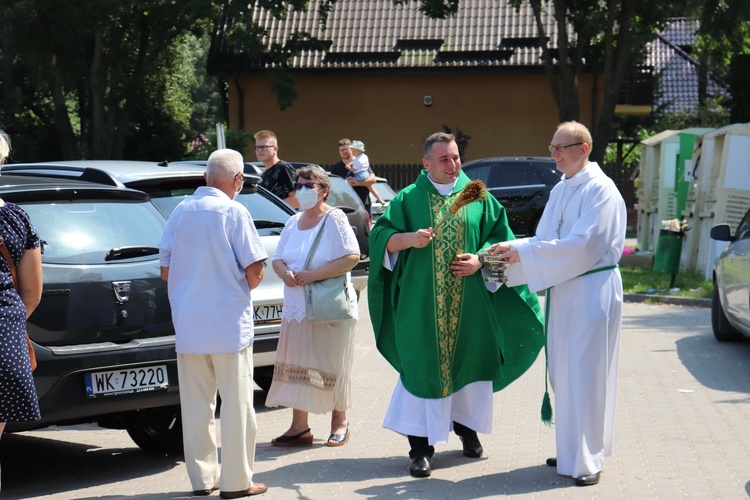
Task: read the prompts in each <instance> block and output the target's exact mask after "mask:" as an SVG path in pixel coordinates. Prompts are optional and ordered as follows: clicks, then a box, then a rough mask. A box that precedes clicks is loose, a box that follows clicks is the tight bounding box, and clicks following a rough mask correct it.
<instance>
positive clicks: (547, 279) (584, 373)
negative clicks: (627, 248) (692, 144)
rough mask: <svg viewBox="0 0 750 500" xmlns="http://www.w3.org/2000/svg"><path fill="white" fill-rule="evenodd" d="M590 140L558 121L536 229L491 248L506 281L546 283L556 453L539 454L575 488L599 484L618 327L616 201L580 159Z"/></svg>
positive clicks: (614, 192) (610, 425) (619, 211)
mask: <svg viewBox="0 0 750 500" xmlns="http://www.w3.org/2000/svg"><path fill="white" fill-rule="evenodd" d="M591 147H592V140H591V134H590V133H589V131H588V129H587V128H586V127H585V126H584V125H582V124H580V123H577V122H566V123H562V124H560V125H559V126H558V128H557V131H556V132H555V135H554V137H553V139H552V143H551V145H550V147H549V149H550V152H551V153H552V158H553V159H554V160H555V162H556V163H557V169H558V170H559V171H560V172H562V173H563V174H564V175H563V177H562V180H561V182H560V183H559V184H557V185H556V186H555V187H554V188H553V190H552V193H551V194H550V199H549V202H548V203H547V206H546V207H545V209H544V214H543V215H542V218H541V220H540V221H539V225H538V227H537V231H536V236H534V237H531V238H526V239H520V240H514V241H509V242H505V243H500V244H497V245H493V247H492V252H493V253H495V254H501V255H503V256H504V257H505V260H507V261H508V262H510V263H511V264H512V265H511V266H510V267H509V268H508V270H507V271H506V275H507V276H508V277H509V278H510V280H511V281H510V283H509V284H510V285H517V284H520V283H525V284H527V285H528V288H529V290H530V291H532V292H536V291H540V290H546V291H547V294H546V299H545V301H546V304H545V317H546V319H545V321H546V325H547V355H548V366H549V380H550V384H551V387H552V391H553V393H554V406H555V412H554V415H555V419H554V420H555V435H556V444H557V457H556V458H550V459H548V460H547V464H548V465H550V466H556V467H557V472H558V474H561V475H565V476H572V477H573V478H575V480H576V484H577V485H578V486H588V485H592V484H597V483H598V482H599V478H600V473H601V470H602V468H603V466H604V457H605V456H609V455H611V454H612V438H613V434H614V421H615V400H616V395H617V372H618V365H619V353H620V329H621V325H622V296H623V292H622V278H621V276H620V271H619V269H618V268H617V263H618V262H619V260H620V256H621V255H622V249H623V246H624V244H625V228H626V223H627V221H626V218H627V217H626V210H625V202H624V201H623V199H622V196H621V195H620V192H619V191H618V189H617V187H616V186H615V184H614V182H613V181H612V179H610V178H609V177H607V175H605V174H604V172H603V171H602V169H601V168H600V167H599V165H598V164H596V163H594V162H590V161H589V154H590V152H591Z"/></svg>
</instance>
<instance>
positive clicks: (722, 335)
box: [711, 280, 742, 342]
mask: <svg viewBox="0 0 750 500" xmlns="http://www.w3.org/2000/svg"><path fill="white" fill-rule="evenodd" d="M711 326H712V327H713V330H714V337H716V340H718V341H721V342H732V341H736V340H740V339H741V338H742V333H741V332H739V331H737V329H736V328H735V327H733V326H732V325H731V324H730V323H729V320H728V319H727V315H726V314H724V308H723V307H721V300H720V299H719V290H718V286H717V283H716V281H715V280H714V294H713V297H712V298H711Z"/></svg>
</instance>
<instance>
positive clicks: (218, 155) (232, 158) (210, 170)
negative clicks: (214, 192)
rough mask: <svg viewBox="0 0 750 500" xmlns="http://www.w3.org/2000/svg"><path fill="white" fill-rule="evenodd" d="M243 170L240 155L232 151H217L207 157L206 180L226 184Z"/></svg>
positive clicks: (242, 161)
mask: <svg viewBox="0 0 750 500" xmlns="http://www.w3.org/2000/svg"><path fill="white" fill-rule="evenodd" d="M244 169H245V165H244V159H243V158H242V155H241V154H240V153H239V152H237V151H235V150H234V149H217V150H216V151H214V152H213V153H211V156H209V157H208V163H207V166H206V180H207V181H208V182H209V183H214V182H216V181H218V182H222V181H223V182H226V181H229V180H231V179H232V178H233V177H234V176H236V175H237V174H238V173H239V172H243V171H244Z"/></svg>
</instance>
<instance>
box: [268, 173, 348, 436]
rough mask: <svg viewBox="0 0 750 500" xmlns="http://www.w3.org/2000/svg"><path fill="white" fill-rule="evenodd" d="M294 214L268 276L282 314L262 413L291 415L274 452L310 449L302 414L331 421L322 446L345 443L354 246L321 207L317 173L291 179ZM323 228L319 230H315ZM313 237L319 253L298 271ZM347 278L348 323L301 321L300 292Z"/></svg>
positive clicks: (331, 212)
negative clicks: (276, 281)
mask: <svg viewBox="0 0 750 500" xmlns="http://www.w3.org/2000/svg"><path fill="white" fill-rule="evenodd" d="M296 181H297V184H296V189H297V198H298V200H299V203H300V213H298V214H295V215H294V216H293V217H291V218H290V219H289V221H288V222H287V224H286V226H285V227H284V231H283V232H282V233H281V239H280V241H279V244H278V247H277V249H276V254H275V255H274V257H273V270H274V271H275V272H276V274H277V275H278V276H279V277H280V278H281V279H282V280H283V281H284V285H285V286H284V309H283V312H282V316H281V333H280V335H279V345H278V348H277V350H276V363H275V366H274V374H273V383H272V384H271V388H270V389H269V391H268V396H267V397H266V406H269V407H274V406H287V407H290V408H292V423H291V425H290V426H289V429H288V430H287V431H286V432H285V433H284V434H282V435H281V436H279V437H277V438H276V439H273V440H272V441H271V444H273V445H275V446H311V445H312V442H313V435H312V433H311V432H310V426H309V425H308V414H309V413H310V412H312V413H316V414H322V413H328V412H332V413H331V433H330V436H329V438H328V441H327V443H326V444H327V445H328V446H342V445H344V444H346V443H347V442H348V441H349V436H350V431H349V421H348V420H347V418H346V410H347V409H349V408H350V407H351V402H352V390H351V371H352V360H353V356H354V347H353V345H354V329H355V326H356V324H357V312H356V311H357V297H356V294H355V292H354V288H353V287H352V283H351V278H350V275H349V271H350V270H351V269H352V268H353V267H354V266H355V265H356V264H357V263H358V262H359V245H358V244H357V238H356V236H355V234H354V231H353V230H352V227H351V225H350V224H349V221H348V219H347V217H346V215H345V214H344V212H342V211H341V210H339V209H336V208H332V207H331V206H329V205H327V204H326V203H325V201H326V199H327V198H328V193H329V190H330V185H331V182H330V180H329V178H328V174H327V173H326V172H325V171H324V170H323V169H321V168H320V167H313V166H310V167H305V168H301V169H299V170H298V171H297V172H296ZM321 222H322V223H321ZM319 231H324V232H323V233H322V235H321V239H320V242H319V243H318V247H317V249H316V250H315V253H314V255H313V258H312V260H311V262H310V266H309V267H310V269H307V270H304V267H305V259H306V258H307V254H308V253H309V251H310V247H311V246H312V244H313V240H314V239H315V236H316V235H317V234H318V232H319ZM344 274H346V275H347V287H348V288H349V296H350V297H351V301H352V309H353V310H354V311H355V315H354V316H355V317H354V318H352V319H347V320H341V321H331V322H324V323H310V322H308V321H307V319H306V310H305V296H304V286H305V285H307V284H309V283H312V282H315V281H319V280H323V279H327V278H332V277H335V276H341V275H344Z"/></svg>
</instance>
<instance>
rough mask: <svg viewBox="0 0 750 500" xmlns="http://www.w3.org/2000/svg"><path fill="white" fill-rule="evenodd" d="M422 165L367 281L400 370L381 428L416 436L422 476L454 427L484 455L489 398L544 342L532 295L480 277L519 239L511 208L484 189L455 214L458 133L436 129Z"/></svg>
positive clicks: (396, 204)
mask: <svg viewBox="0 0 750 500" xmlns="http://www.w3.org/2000/svg"><path fill="white" fill-rule="evenodd" d="M422 162H423V165H424V167H425V170H424V171H422V173H421V174H420V175H419V177H418V178H417V180H416V181H415V182H414V184H412V185H410V186H407V187H406V188H404V189H402V190H401V192H399V194H398V195H397V196H396V198H395V199H393V200H392V201H391V203H390V204H389V206H388V209H387V210H386V212H385V214H384V215H383V216H382V217H381V218H380V219H379V220H378V222H377V223H376V224H375V227H374V228H373V230H372V233H371V234H370V276H369V280H368V300H369V310H370V317H371V319H372V324H373V329H374V332H375V337H376V340H377V347H378V350H379V351H380V353H381V354H382V355H383V356H384V357H385V358H386V359H387V360H388V362H389V363H390V364H391V365H392V366H393V367H394V368H395V369H396V370H397V371H398V373H399V380H398V382H397V384H396V388H395V389H394V393H393V396H392V399H391V404H390V406H389V408H388V412H387V414H386V417H385V421H384V423H383V425H384V427H386V428H388V429H391V430H393V431H395V432H398V433H399V434H402V435H404V436H407V437H408V439H409V444H410V446H411V450H410V452H409V456H410V458H411V461H412V463H411V466H410V473H411V474H412V475H413V476H415V477H427V476H429V475H430V474H431V471H432V464H431V462H430V461H431V459H432V455H433V453H434V445H435V444H441V443H446V442H447V440H448V436H449V434H450V432H451V430H453V431H454V432H455V433H456V434H457V435H458V436H459V437H460V439H461V441H462V443H463V454H464V455H465V456H467V457H472V458H478V457H480V456H482V453H483V449H482V445H481V443H480V441H479V439H478V437H477V432H479V433H483V434H489V433H490V432H492V398H493V393H494V392H496V391H499V390H501V389H503V388H504V387H506V386H507V385H508V384H510V383H511V382H513V381H514V380H515V379H517V378H518V377H520V376H521V375H522V374H523V373H524V372H525V371H526V370H527V369H528V368H529V367H530V366H531V365H532V364H533V362H534V360H535V359H536V357H537V355H538V353H539V351H540V349H541V348H542V347H543V346H544V342H545V338H544V328H543V324H542V319H541V318H542V313H541V310H540V307H539V302H538V300H537V296H536V294H533V293H530V292H529V291H528V288H527V287H526V286H525V285H524V286H518V287H514V288H508V287H506V286H502V285H498V284H492V283H485V281H484V276H483V274H484V273H486V272H487V271H486V270H482V269H481V267H482V265H481V263H480V262H479V259H478V257H477V254H478V253H480V252H482V251H483V250H484V249H485V248H487V247H489V246H490V245H491V244H493V243H497V242H503V241H508V240H512V239H514V236H513V233H512V232H511V231H510V228H509V227H508V222H507V216H506V214H505V209H504V208H503V206H502V205H501V204H500V203H499V202H498V201H497V200H496V199H495V198H494V197H492V196H487V197H485V198H484V199H480V200H478V201H474V202H472V203H469V204H467V205H465V206H463V207H462V208H461V209H460V210H458V211H457V212H456V213H455V214H452V213H451V211H450V210H449V209H450V208H451V205H453V204H454V201H455V200H456V199H457V197H459V195H461V192H462V190H463V189H464V187H465V186H466V185H467V184H469V182H470V181H469V178H468V177H467V176H466V174H464V173H463V172H461V159H460V157H459V154H458V146H457V144H456V141H455V138H454V137H453V135H451V134H445V133H442V132H440V133H436V134H433V135H432V136H430V137H429V138H428V139H427V141H426V142H425V145H424V158H423V160H422ZM454 209H455V206H454ZM446 216H447V217H446Z"/></svg>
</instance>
